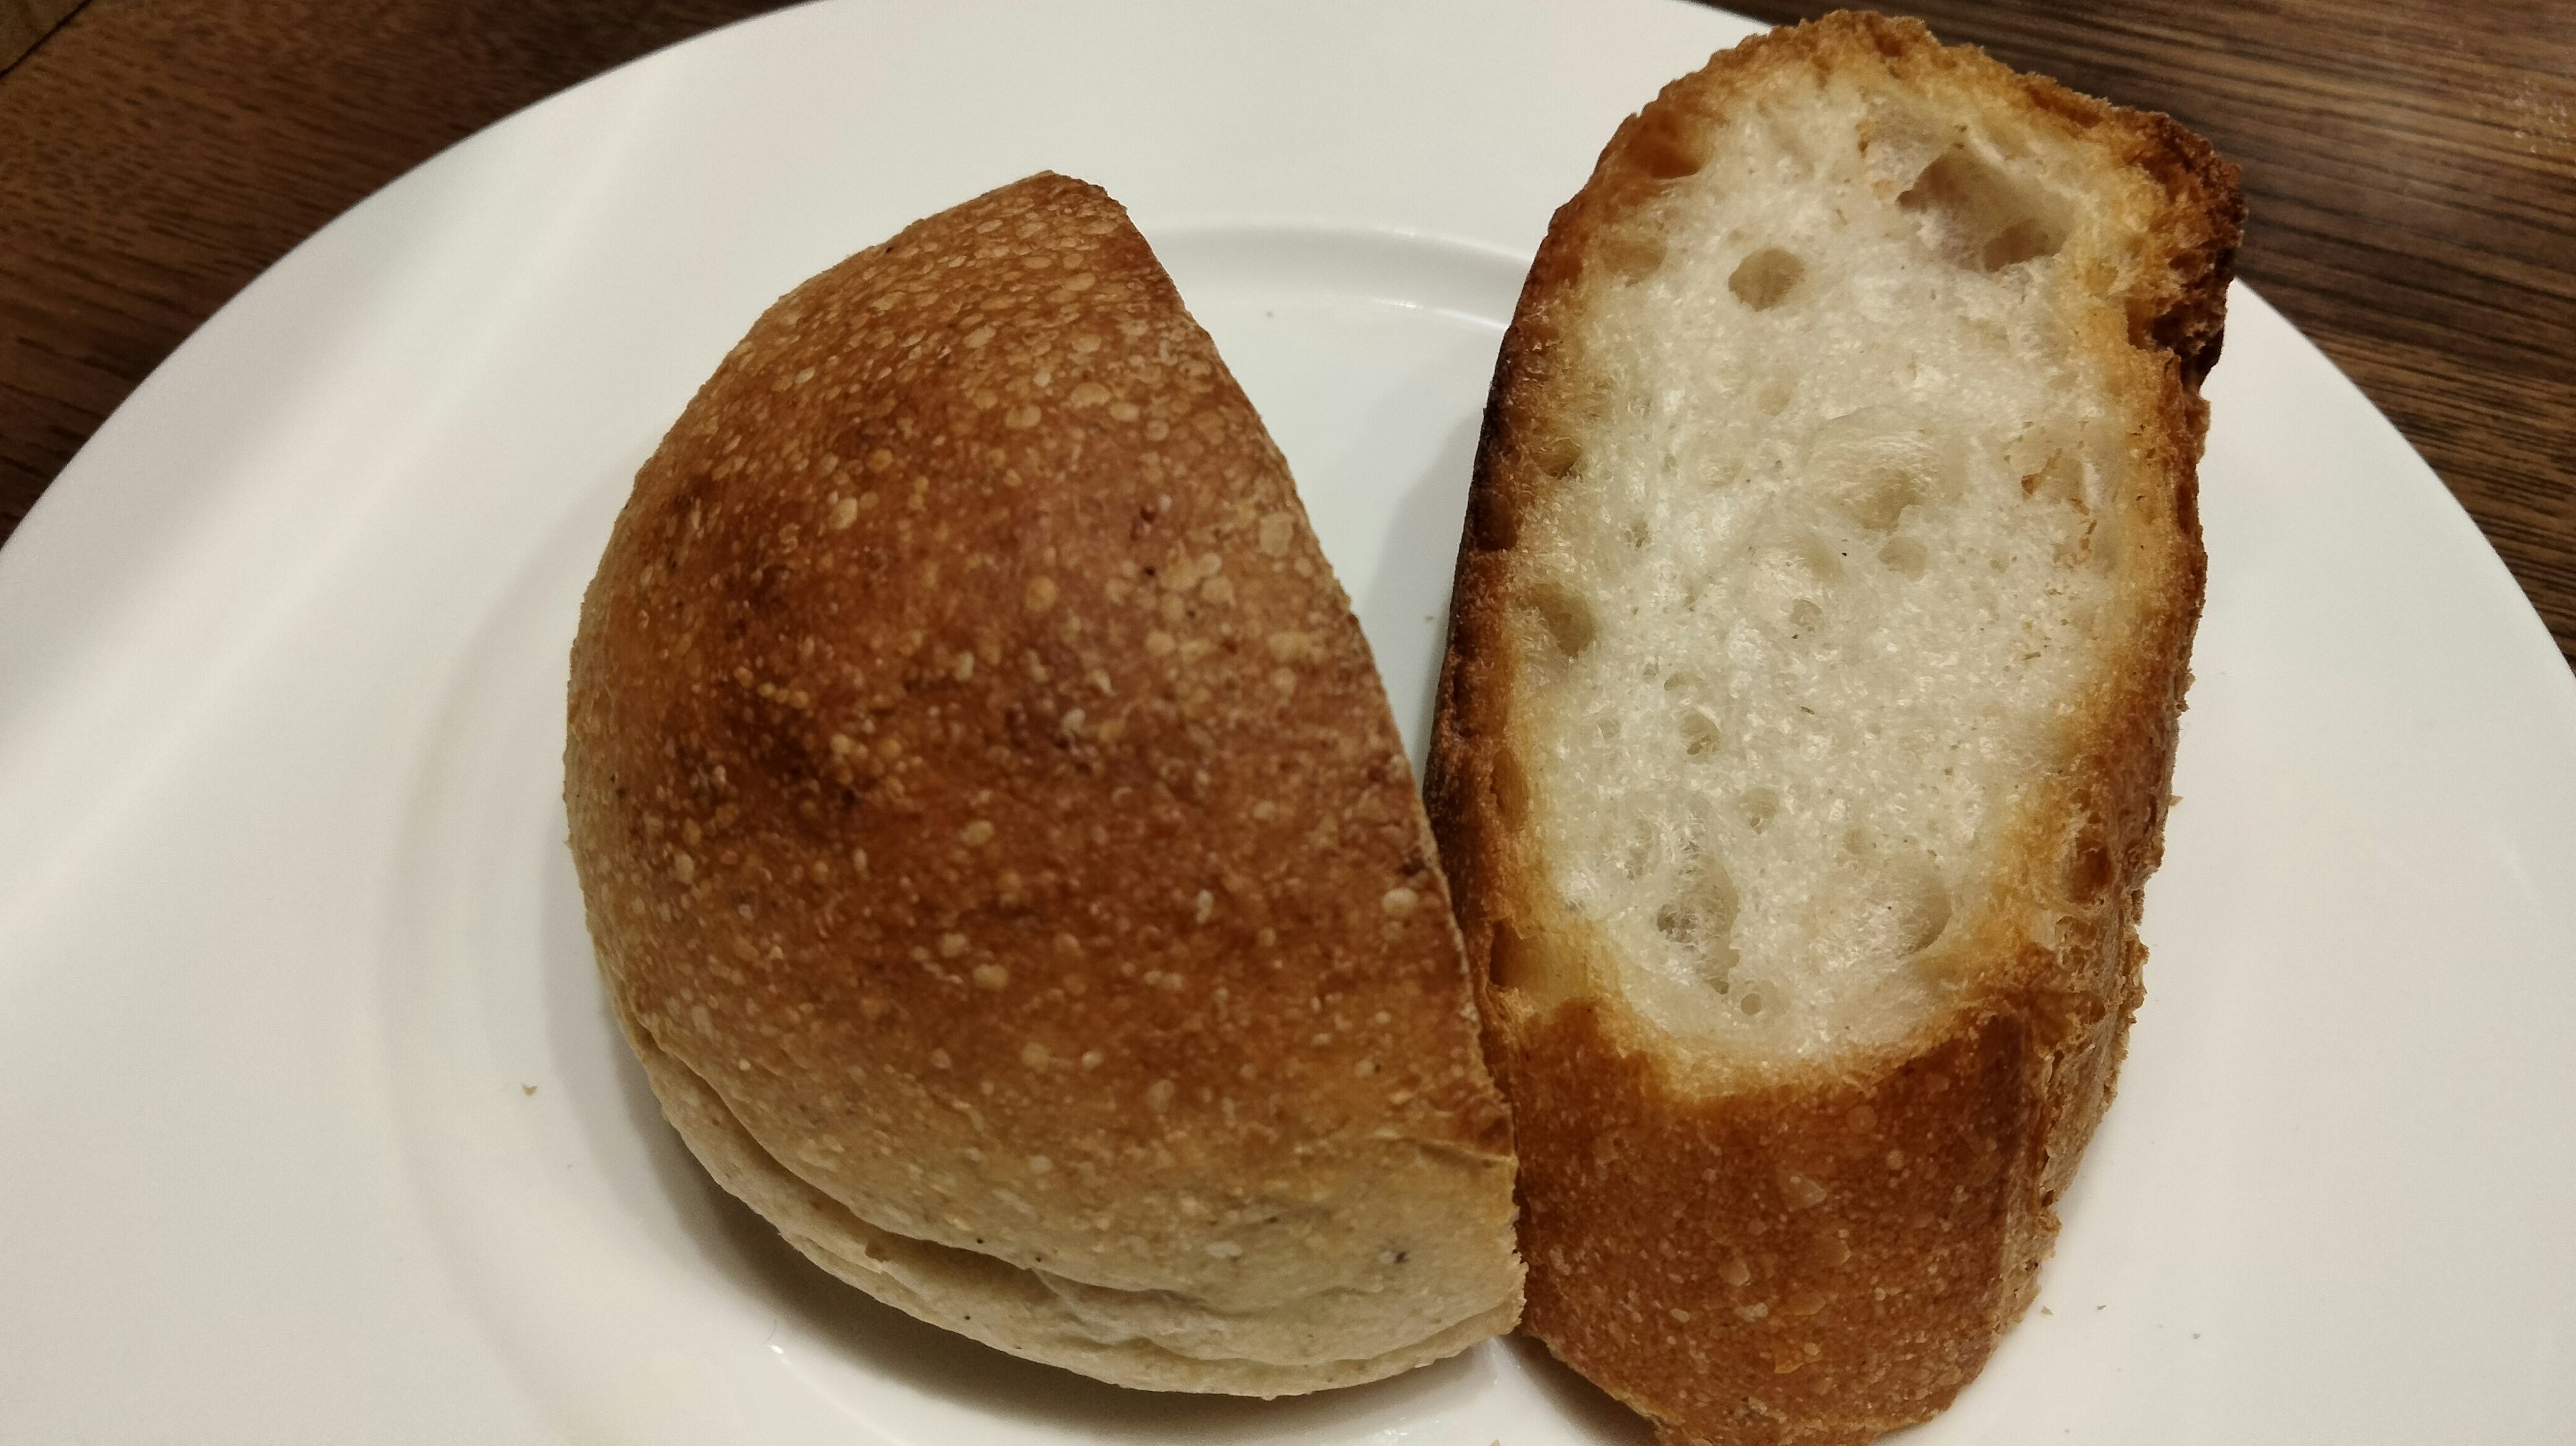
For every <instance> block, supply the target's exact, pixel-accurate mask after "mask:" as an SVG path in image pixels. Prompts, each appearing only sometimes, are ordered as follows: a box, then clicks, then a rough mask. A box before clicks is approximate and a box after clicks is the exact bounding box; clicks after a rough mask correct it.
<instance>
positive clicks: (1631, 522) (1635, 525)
mask: <svg viewBox="0 0 2576 1446" xmlns="http://www.w3.org/2000/svg"><path fill="white" fill-rule="evenodd" d="M1625 535H1626V537H1627V539H1628V545H1629V546H1630V547H1635V548H1643V547H1644V546H1645V545H1646V544H1647V543H1649V542H1652V541H1654V540H1655V532H1654V529H1653V528H1652V527H1649V526H1648V525H1647V524H1646V519H1644V518H1642V517H1631V518H1629V519H1628V527H1627V532H1626V534H1625Z"/></svg>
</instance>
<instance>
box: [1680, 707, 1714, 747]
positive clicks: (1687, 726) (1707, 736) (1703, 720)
mask: <svg viewBox="0 0 2576 1446" xmlns="http://www.w3.org/2000/svg"><path fill="white" fill-rule="evenodd" d="M1718 742H1719V737H1718V730H1717V720H1716V719H1714V718H1711V717H1710V716H1708V715H1707V714H1706V713H1703V712H1701V711H1700V710H1698V709H1697V708H1693V709H1691V710H1690V711H1689V712H1687V713H1684V714H1683V715H1682V751H1683V752H1685V753H1687V754H1689V755H1690V756H1691V757H1693V758H1700V757H1704V756H1706V755H1708V754H1711V753H1715V752H1716V751H1717V745H1718Z"/></svg>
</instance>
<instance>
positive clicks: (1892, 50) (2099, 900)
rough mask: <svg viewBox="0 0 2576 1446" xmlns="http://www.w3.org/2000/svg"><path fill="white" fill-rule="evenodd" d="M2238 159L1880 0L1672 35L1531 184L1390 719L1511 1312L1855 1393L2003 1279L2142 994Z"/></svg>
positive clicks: (1619, 1351)
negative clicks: (1422, 860)
mask: <svg viewBox="0 0 2576 1446" xmlns="http://www.w3.org/2000/svg"><path fill="white" fill-rule="evenodd" d="M2241 215H2242V208H2241V203H2240V202H2239V200H2238V197H2237V192H2236V187H2235V173H2234V170H2233V168H2232V167H2230V166H2229V165H2227V164H2226V163H2225V162H2224V161H2222V160H2220V159H2218V158H2217V157H2216V156H2215V155H2213V154H2212V152H2211V151H2210V149H2209V147H2208V146H2207V145H2206V144H2204V143H2203V142H2201V141H2200V140H2199V139H2197V138H2196V137H2194V136H2192V135H2190V134H2189V133H2187V132H2185V131H2184V130H2183V129H2182V128H2181V127H2179V126H2177V125H2175V124H2174V123H2173V122H2171V121H2169V120H2167V119H2165V118H2163V117H2161V116H2151V115H2140V114H2136V113H2133V112H2127V111H2122V110H2117V109H2115V108H2113V107H2111V106H2108V105H2105V104H2102V103H2100V102H2097V101H2093V100H2088V99H2085V98H2083V97H2081V96H2077V95H2073V94H2070V93H2069V92H2067V91H2065V90H2063V89H2061V88H2060V87H2058V86H2056V85H2054V84H2052V83H2050V82H2048V81H2044V80H2038V79H2033V78H2028V77H2023V76H2017V75H2015V74H2013V73H2011V72H2010V71H2008V70H2007V69H2005V68H2004V67H2003V66H2001V65H1998V64H1996V63H1995V62H1993V61H1991V60H1988V59H1987V58H1986V57H1984V56H1983V55H1982V54H1980V53H1977V52H1974V51H1969V50H1950V49H1943V48H1942V47H1940V46H1939V45H1937V44H1936V43H1935V42H1934V41H1933V40H1932V38H1931V37H1930V35H1929V34H1928V33H1927V32H1926V31H1925V30H1924V29H1923V28H1922V27H1921V26H1919V25H1916V24H1913V23H1910V22H1903V21H1890V20H1884V19H1880V18H1878V17H1876V16H1868V15H1851V14H1845V15H1839V16H1835V17H1832V18H1830V19H1828V20H1825V21H1822V22H1819V23H1816V24H1813V25H1809V26H1804V27H1800V28H1798V29H1795V30H1789V31H1783V32H1778V33H1774V34H1772V35H1770V36H1767V37H1764V38H1759V39H1756V40H1753V41H1750V42H1748V43H1746V44H1745V45H1743V46H1742V47H1740V48H1738V49H1736V50H1734V51H1731V52H1728V53H1726V54H1723V55H1720V56H1718V57H1716V58H1715V59H1714V60H1713V61H1711V62H1710V64H1709V65H1708V67H1707V68H1706V69H1704V70H1701V71H1699V72H1698V73H1696V74H1693V75H1691V76H1688V77H1685V78H1684V79H1682V80H1680V81H1677V82H1675V83H1674V84H1673V85H1672V86H1670V87H1669V88H1667V89H1666V90H1665V91H1664V92H1663V94H1662V95H1661V96H1660V97H1659V98H1657V99H1656V101H1655V102H1654V103H1653V104H1652V105H1650V106H1648V107H1647V108H1646V109H1645V110H1644V111H1643V112H1641V113H1640V114H1638V115H1636V116H1634V117H1632V118H1630V119H1629V120H1628V122H1627V123H1626V124H1624V125H1623V126H1622V127H1621V128H1620V129H1619V132H1618V134H1617V136H1616V137H1615V138H1614V139H1613V140H1612V141H1611V143H1610V145H1609V148H1608V150H1607V151H1606V152H1605V153H1604V155H1603V156H1602V158H1601V162H1600V165H1599V168H1598V169H1597V170H1596V171H1595V172H1594V173H1593V176H1592V178H1591V180H1590V182H1589V183H1588V184H1587V185H1586V186H1585V187H1584V188H1583V190H1582V191H1581V193H1580V194H1578V195H1577V196H1575V197H1574V199H1573V200H1572V201H1571V202H1569V203H1568V204H1567V205H1566V206H1565V207H1564V208H1563V209H1562V210H1561V211H1559V212H1558V213H1557V216H1556V218H1555V222H1554V224H1553V226H1552V227H1551V228H1550V230H1549V232H1548V236H1547V240H1546V243H1545V245H1544V246H1543V247H1542V248H1541V250H1540V253H1539V256H1538V259H1537V263H1536V265H1535V267H1534V269H1533V270H1532V272H1531V275H1530V279H1529V282H1528V286H1527V289H1526V290H1525V291H1524V292H1523V294H1522V297H1521V301H1520V306H1519V309H1518V312H1517V314H1516V316H1515V318H1514V320H1513V322H1512V326H1511V329H1510V332H1509V333H1508V335H1507V337H1506V339H1505V341H1504V344H1503V351H1502V358H1501V363H1500V368H1499V370H1498V372H1497V375H1496V378H1495V382H1494V391H1493V398H1492V402H1491V405H1490V408H1489V411H1488V414H1487V419H1486V428H1485V434H1484V439H1483V443H1482V447H1481V450H1480V453H1479V457H1478V461H1477V472H1476V478H1475V483H1474V489H1473V494H1472V500H1471V502H1470V509H1469V518H1468V528H1467V536H1466V539H1465V542H1464V545H1463V548H1462V553H1461V557H1460V561H1459V569H1458V591H1457V597H1456V601H1455V604H1454V614H1453V618H1454V620H1453V631H1452V634H1451V638H1450V650H1449V654H1448V658H1447V662H1446V666H1445V668H1444V671H1443V678H1442V685H1441V702H1440V716H1439V721H1438V725H1437V731H1436V735H1435V741H1434V744H1433V751H1432V756H1431V764H1430V768H1429V778H1428V785H1429V792H1430V798H1431V811H1432V818H1433V820H1434V824H1435V827H1436V829H1437V831H1438V833H1439V835H1440V840H1441V845H1442V853H1443V858H1444V859H1445V861H1446V862H1447V864H1448V867H1449V869H1450V875H1451V879H1452V881H1453V884H1454V885H1455V887H1456V889H1457V893H1458V900H1459V907H1460V916H1461V922H1462V925H1463V927H1464V929H1465V934H1466V940H1467V947H1468V953H1469V956H1470V960H1471V963H1472V966H1473V967H1474V969H1475V972H1476V975H1477V978H1478V982H1479V987H1480V989H1481V991H1482V997H1483V1004H1484V1008H1485V1010H1486V1015H1487V1019H1488V1034H1487V1058H1488V1059H1489V1060H1491V1061H1492V1062H1493V1064H1494V1068H1495V1070H1496V1073H1497V1075H1498V1077H1499V1078H1500V1079H1501V1080H1502V1081H1503V1085H1504V1090H1505V1093H1506V1095H1507V1097H1508V1098H1509V1099H1510V1100H1511V1102H1512V1107H1513V1113H1514V1119H1515V1131H1516V1136H1517V1140H1518V1143H1519V1148H1520V1152H1521V1161H1522V1167H1521V1179H1520V1191H1521V1201H1522V1207H1523V1210H1524V1215H1523V1219H1522V1235H1521V1240H1522V1251H1523V1254H1524V1256H1525V1257H1526V1258H1527V1260H1528V1261H1529V1263H1530V1269H1531V1278H1530V1286H1529V1292H1530V1300H1529V1312H1528V1319H1527V1325H1528V1328H1529V1329H1530V1330H1532V1331H1533V1332H1534V1333H1536V1334H1537V1335H1538V1336H1540V1337H1541V1338H1542V1339H1544V1340H1545V1341H1546V1342H1547V1343H1548V1344H1549V1346H1551V1347H1552V1348H1553V1349H1554V1350H1555V1351H1556V1353H1557V1354H1558V1355H1560V1356H1561V1357H1563V1358H1564V1359H1565V1360H1566V1361H1567V1362H1569V1363H1570V1364H1572V1365H1573V1366H1575V1367H1576V1368H1577V1369H1579V1370H1581V1371H1582V1372H1584V1373H1585V1374H1586V1375H1588V1376H1590V1377H1591V1378H1592V1379H1593V1380H1595V1381H1596V1382H1598V1383H1600V1384H1601V1385H1602V1386H1604V1387H1606V1388H1607V1389H1609V1390H1610V1391H1611V1392H1612V1393H1613V1394H1614V1395H1617V1396H1618V1397H1620V1398H1621V1399H1622V1400H1625V1401H1627V1402H1628V1403H1630V1404H1631V1405H1633V1406H1635V1407H1637V1408H1638V1409H1639V1410H1641V1411H1643V1412H1644V1413H1645V1414H1647V1415H1648V1416H1650V1417H1652V1418H1653V1419H1654V1420H1655V1421H1657V1422H1658V1423H1659V1424H1660V1427H1661V1429H1662V1433H1663V1439H1665V1440H1667V1441H1671V1442H1676V1443H1679V1442H1730V1443H1733V1442H1774V1441H1781V1442H1785V1441H1816V1442H1839V1441H1863V1440H1867V1439H1869V1438H1870V1437H1872V1436H1875V1435H1876V1434H1878V1433H1879V1432H1881V1431H1884V1430H1887V1429H1890V1428H1892V1427H1896V1426H1900V1425H1903V1424H1905V1423H1908V1422H1912V1421H1917V1420H1921V1419H1923V1418H1924V1417H1926V1416H1928V1415H1930V1414H1931V1413H1933V1412H1934V1411H1936V1410H1938V1409H1940V1408H1941V1407H1942V1406H1943V1405H1945V1404H1947V1403H1948V1402H1949V1400H1950V1399H1951V1397H1952V1396H1953V1395H1954V1394H1955V1393H1956V1392H1957V1391H1958V1390H1959V1388H1960V1387H1961V1385H1963V1384H1964V1383H1965V1382H1966V1381H1967V1380H1968V1379H1969V1378H1970V1377H1971V1376H1972V1375H1973V1374H1974V1373H1975V1372H1976V1371H1977V1369H1978V1368H1979V1367H1980V1366H1981V1365H1982V1364H1983V1362H1984V1361H1985V1359H1986V1357H1987V1355H1988V1353H1989V1352H1990V1351H1991V1350H1992V1349H1993V1347H1994V1344H1995V1342H1996V1339H1997V1337H1998V1336H1999V1334H2000V1333H2001V1332H2002V1331H2003V1330H2004V1329H2005V1328H2006V1327H2007V1326H2009V1325H2010V1324H2011V1323H2012V1322H2013V1320H2014V1319H2015V1318H2017V1317H2018V1316H2019V1314H2020V1313H2021V1312H2022V1310H2023V1309H2024V1308H2025V1307H2026V1305H2027V1304H2028V1302H2029V1301H2030V1299H2031V1297H2032V1293H2033V1291H2034V1289H2035V1285H2036V1278H2037V1277H2036V1272H2037V1270H2038V1267H2039V1263H2040V1260H2041V1259H2042V1257H2043V1256H2044V1255H2046V1253H2047V1252H2048V1249H2049V1246H2050V1242H2051V1240H2052V1237H2053V1235H2054V1232H2055V1229H2056V1221H2055V1217H2054V1214H2053V1211H2052V1207H2053V1205H2054V1203H2055V1202H2056V1200H2057V1198H2058V1195H2059V1193H2060V1192H2061V1191H2062V1190H2064V1188H2065V1187H2066V1184H2067V1181H2068V1179H2069V1177H2070V1175H2071V1174H2072V1172H2073V1170H2074V1168H2075V1163H2076V1157H2077V1154H2078V1152H2079V1151H2080V1150H2081V1149H2082V1148H2083V1146H2084V1144H2085V1142H2086V1141H2087V1139H2088V1138H2089V1137H2090V1136H2091V1134H2092V1132H2093V1129H2094V1126H2095V1123H2096V1122H2097V1121H2098V1120H2099V1118H2100V1117H2101V1114H2102V1110H2103V1107H2104V1105H2105V1104H2106V1102H2107V1101H2108V1100H2109V1098H2110V1095H2111V1088H2112V1079H2113V1075H2114V1072H2115V1070H2116V1067H2117V1065H2118V1063H2119V1060H2120V1057H2121V1053H2122V1050H2123V1047H2124V1041H2125V1037H2126V1030H2127V1025H2128V1021H2129V1018H2130V1015H2131V1013H2132V1012H2133V1010H2134V1009H2135V1008H2136V1006H2137V1003H2138V1001H2139V999H2140V997H2141V994H2140V984H2139V966H2140V964H2141V961H2142V960H2143V958H2144V950H2143V949H2142V948H2141V947H2140V946H2139V943H2138V938H2137V931H2136V923H2137V918H2138V910H2139V901H2140V892H2141V889H2142V887H2143V886H2144V884H2145V882H2146V879H2147V876H2148V874H2149V873H2150V872H2151V871H2152V870H2153V869H2154V867H2155V864H2156V862H2157V859H2158V856H2159V849H2160V846H2161V845H2160V840H2161V835H2162V828H2163V822H2164V816H2165V808H2166V803H2167V798H2166V787H2167V783H2168V780H2169V777H2170V772H2171V768H2172V763H2173V750H2174V738H2175V725H2176V717H2177V714H2178V713H2179V711H2180V709H2181V706H2182V699H2183V691H2184V688H2185V686H2186V684H2187V683H2188V669H2187V659H2188V654H2189V650H2190V643H2191V636H2192V630H2193V626H2194V624H2195V621H2196V619H2197V617H2198V613H2199V609H2200V600H2201V588H2202V576H2203V560H2202V552H2201V546H2200V538H2199V527H2198V522H2197V519H2196V516H2195V512H2194V488H2195V483H2194V470H2193V469H2194V465H2195V462H2196V460H2197V457H2198V454H2199V449H2200V445H2201V438H2202V434H2203V431H2204V426H2205V416H2206V413H2205V409H2204V407H2203V405H2202V403H2201V401H2200V399H2199V396H2198V384H2199V381H2200V379H2201V376H2202V374H2203V373H2204V372H2205V371H2206V370H2207V369H2208V367H2209V366H2210V364H2211V363H2212V362H2213V361H2214V360H2215V358H2216V356H2217V353H2218V345H2219V339H2220V329H2221V324H2222V320H2223V314H2224V313H2223V308H2224V304H2225V288H2226V284H2227V277H2228V271H2229V267H2230V264H2231V259H2232V256H2233V252H2234V248H2235V245H2236V241H2237V236H2238V230H2239V225H2240V220H2241Z"/></svg>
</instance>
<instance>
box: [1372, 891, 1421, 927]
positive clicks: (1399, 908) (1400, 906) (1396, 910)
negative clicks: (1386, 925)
mask: <svg viewBox="0 0 2576 1446" xmlns="http://www.w3.org/2000/svg"><path fill="white" fill-rule="evenodd" d="M1421 901H1422V896H1421V895H1420V894H1417V893H1415V892H1414V891H1413V890H1411V889H1408V888H1404V887H1402V886H1398V887H1396V888H1392V889H1389V890H1387V891H1386V893H1385V895H1384V896H1383V897H1381V898H1380V899H1379V900H1378V901H1377V903H1378V907H1379V908H1381V909H1384V910H1385V911H1386V915H1387V917H1388V918H1390V919H1401V918H1404V917H1406V916H1407V915H1410V914H1411V913H1412V912H1413V908H1414V906H1415V905H1416V904H1418V903H1420V902H1421Z"/></svg>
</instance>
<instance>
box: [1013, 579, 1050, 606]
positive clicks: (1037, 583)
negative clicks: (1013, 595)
mask: <svg viewBox="0 0 2576 1446" xmlns="http://www.w3.org/2000/svg"><path fill="white" fill-rule="evenodd" d="M1056 597H1057V592H1056V585H1055V579H1054V578H1051V577H1033V578H1030V579H1029V585H1028V589H1027V591H1025V592H1023V593H1021V594H1020V604H1021V606H1023V607H1025V608H1027V609H1028V610H1029V611H1030V612H1033V613H1042V612H1045V611H1046V610H1047V609H1049V608H1051V607H1054V606H1055V600H1056Z"/></svg>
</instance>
